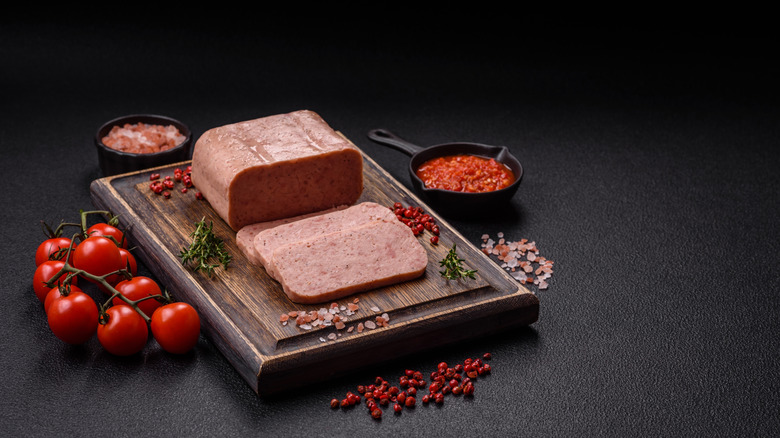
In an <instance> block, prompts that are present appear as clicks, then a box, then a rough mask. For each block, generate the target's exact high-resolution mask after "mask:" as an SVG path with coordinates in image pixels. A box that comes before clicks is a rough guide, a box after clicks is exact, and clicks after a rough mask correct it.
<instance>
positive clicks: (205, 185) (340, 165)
mask: <svg viewBox="0 0 780 438" xmlns="http://www.w3.org/2000/svg"><path fill="white" fill-rule="evenodd" d="M192 182H193V184H194V185H195V186H196V187H197V188H198V190H199V191H200V192H201V193H202V194H203V196H204V197H205V198H206V200H207V201H208V202H209V203H210V204H211V206H212V208H213V209H214V211H216V212H217V214H219V215H220V217H222V219H223V220H225V222H226V223H227V224H228V225H229V226H230V227H231V228H233V230H236V231H238V230H240V229H241V228H242V227H244V226H246V225H250V224H254V223H257V222H265V221H272V220H276V219H281V218H286V217H293V216H298V215H302V214H307V213H311V212H315V211H320V210H325V209H328V208H332V207H335V206H337V205H343V204H347V205H351V204H354V203H355V202H357V199H358V198H359V197H360V195H361V193H362V191H363V157H362V155H361V153H360V151H359V150H358V149H357V148H356V147H355V145H353V144H352V143H351V142H350V141H349V140H347V139H346V138H344V137H343V136H342V135H340V134H339V133H338V132H336V131H334V130H333V129H332V128H331V127H330V126H329V125H328V124H327V123H326V122H325V121H324V120H323V119H322V118H321V117H320V116H319V115H318V114H317V113H315V112H313V111H309V110H301V111H294V112H291V113H286V114H278V115H273V116H268V117H263V118H259V119H254V120H248V121H244V122H239V123H234V124H230V125H225V126H220V127H217V128H212V129H210V130H208V131H206V132H205V133H204V134H203V135H202V136H201V137H200V138H199V139H198V141H197V142H196V143H195V146H194V150H193V155H192Z"/></svg>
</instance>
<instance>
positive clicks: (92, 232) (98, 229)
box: [87, 222, 127, 248]
mask: <svg viewBox="0 0 780 438" xmlns="http://www.w3.org/2000/svg"><path fill="white" fill-rule="evenodd" d="M87 236H105V237H111V238H113V239H114V240H116V244H117V246H121V247H122V248H127V239H125V233H123V232H122V230H120V229H119V228H117V227H115V226H113V225H109V224H107V223H104V222H100V223H97V224H95V225H92V226H91V227H89V228H87ZM109 240H111V239H109Z"/></svg>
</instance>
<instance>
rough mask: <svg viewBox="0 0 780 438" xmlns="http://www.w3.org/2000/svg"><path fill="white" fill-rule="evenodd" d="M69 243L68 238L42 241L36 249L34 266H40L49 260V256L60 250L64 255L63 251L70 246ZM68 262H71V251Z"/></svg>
mask: <svg viewBox="0 0 780 438" xmlns="http://www.w3.org/2000/svg"><path fill="white" fill-rule="evenodd" d="M70 242H71V239H70V238H68V237H52V238H51V239H46V240H44V241H43V242H41V244H40V245H38V249H37V250H36V251H35V265H36V266H40V265H41V263H43V262H45V261H46V260H49V256H51V255H52V254H53V253H55V252H57V251H59V250H60V249H62V250H63V253H64V252H65V251H64V250H67V249H68V247H69V246H70ZM73 247H74V248H75V247H76V245H75V244H74V245H73ZM68 261H69V262H73V251H71V253H70V257H68Z"/></svg>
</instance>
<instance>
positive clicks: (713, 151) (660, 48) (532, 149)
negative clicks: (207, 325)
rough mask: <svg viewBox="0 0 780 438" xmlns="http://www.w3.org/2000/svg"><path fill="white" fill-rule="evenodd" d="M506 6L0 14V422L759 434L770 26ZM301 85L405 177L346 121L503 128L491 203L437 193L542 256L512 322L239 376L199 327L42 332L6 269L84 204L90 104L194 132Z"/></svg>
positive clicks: (769, 385)
mask: <svg viewBox="0 0 780 438" xmlns="http://www.w3.org/2000/svg"><path fill="white" fill-rule="evenodd" d="M247 21H249V20H247ZM265 21H267V20H265ZM244 24H248V23H244ZM414 24H418V23H411V24H410V25H409V26H413V25H414ZM523 24H528V23H526V22H519V23H518V29H517V31H508V30H506V29H504V31H502V32H494V31H492V30H493V29H490V27H489V26H485V28H484V29H483V28H473V27H470V26H467V25H465V24H464V25H461V26H462V27H461V28H459V29H457V30H460V31H461V33H455V32H454V29H453V28H452V27H451V28H448V32H442V33H439V32H438V31H439V30H440V28H433V29H428V30H429V32H420V33H419V35H420V37H421V38H422V39H420V40H415V39H413V38H411V36H410V35H417V34H415V33H414V32H413V30H412V29H409V28H407V29H406V30H405V31H403V32H402V31H401V30H399V29H398V28H397V27H394V28H391V27H388V26H383V25H381V24H377V25H376V26H372V25H363V26H357V27H355V28H352V30H353V32H343V33H339V34H333V33H331V32H327V31H326V30H325V29H315V30H316V31H312V32H311V34H312V36H314V38H311V39H308V38H303V37H301V38H293V37H291V36H290V35H295V34H296V33H295V32H296V29H290V28H286V27H285V26H283V25H279V26H270V27H269V26H268V23H265V22H264V21H260V22H259V23H256V26H253V27H241V26H239V27H237V28H234V29H228V28H225V27H219V26H218V27H216V28H214V27H202V26H195V25H193V26H191V27H185V26H180V27H175V28H165V27H164V26H162V25H154V24H149V25H147V26H145V27H130V26H122V25H120V26H118V27H114V26H109V25H105V26H99V27H98V26H92V25H83V23H82V25H75V24H73V25H61V24H35V25H32V24H22V23H5V24H3V25H1V26H0V62H1V63H2V69H0V96H2V98H0V109H1V110H2V115H3V117H2V121H0V151H1V152H2V160H0V161H1V162H0V172H1V173H2V175H3V177H4V178H5V181H6V182H7V183H8V185H7V186H6V188H5V189H3V194H2V204H3V208H2V211H1V212H0V215H2V224H3V227H2V231H0V233H2V243H3V244H2V247H3V251H2V259H1V260H2V263H1V264H0V278H2V279H3V284H4V291H3V293H4V297H5V299H4V300H3V301H2V303H3V304H2V309H3V312H4V313H3V317H2V318H0V351H1V352H2V353H0V355H1V356H0V357H2V362H1V363H0V365H1V366H2V369H3V372H2V373H0V376H2V377H0V388H2V391H0V394H2V395H0V432H4V433H2V435H3V436H25V435H34V436H53V435H66V436H68V435H96V434H98V431H100V433H101V434H107V435H132V436H147V435H158V434H163V433H171V434H174V435H180V436H181V435H207V436H215V435H242V436H247V435H248V436H252V435H278V436H283V435H291V434H295V435H303V434H305V435H307V436H334V435H347V436H350V435H354V436H365V435H369V434H374V433H383V434H384V433H387V434H399V435H400V434H404V435H412V436H414V435H432V434H434V433H435V434H437V435H442V436H449V435H451V434H453V433H454V432H456V431H457V433H458V434H459V435H462V436H467V435H474V434H481V433H482V432H484V431H492V432H493V433H494V434H495V435H499V436H509V435H513V436H516V435H518V434H519V435H530V436H594V435H610V436H613V435H614V436H626V435H629V436H630V435H643V436H648V435H651V436H658V435H667V436H668V435H674V436H680V435H682V436H689V435H696V436H713V435H748V436H756V435H759V436H762V435H775V434H777V430H778V427H780V421H778V415H777V413H778V407H779V406H780V375H779V373H778V369H779V368H780V367H779V365H780V364H779V363H778V362H779V361H778V357H779V356H780V348H779V347H780V340H778V339H779V338H778V336H777V334H778V332H780V322H779V321H780V319H779V318H778V311H780V298H778V290H780V281H779V279H780V272H779V270H778V263H777V255H778V250H780V247H779V245H778V226H777V223H778V220H779V219H780V208H778V202H779V201H780V199H778V183H780V177H778V174H779V173H778V170H777V169H778V166H779V165H780V158H779V157H780V154H778V152H777V143H778V140H779V139H780V132H778V130H779V129H780V123H778V122H779V121H780V118H778V116H780V111H778V110H780V107H779V106H778V103H779V101H778V99H777V98H778V94H777V89H776V88H775V87H774V82H775V81H776V80H777V77H778V76H777V74H778V68H777V65H776V64H775V62H774V59H772V58H775V55H774V54H773V53H770V52H768V51H766V49H767V48H768V47H771V46H772V45H771V44H770V43H769V42H768V41H767V40H766V39H765V38H764V35H758V36H757V37H753V36H752V35H749V34H737V33H736V32H733V33H729V32H728V31H724V30H722V29H718V30H717V31H712V32H692V31H691V32H681V31H680V30H681V29H683V30H684V27H682V26H679V27H677V26H674V27H672V28H671V29H668V28H664V27H663V26H658V27H645V28H636V27H633V26H631V25H626V26H623V27H613V28H605V27H599V26H594V27H586V26H582V27H574V28H571V27H568V28H563V27H561V26H560V23H557V22H556V21H555V20H548V21H545V22H544V23H542V24H537V25H535V26H527V27H523V26H521V25H523ZM556 24H557V26H556ZM322 27H323V28H324V27H325V26H322ZM441 27H442V28H444V27H445V26H443V25H442V26H441ZM248 29H253V30H248ZM563 30H565V32H562V31H563ZM469 32H471V33H469ZM304 108H306V109H311V110H315V111H317V112H318V113H320V114H321V115H322V116H323V118H324V119H325V120H327V121H328V122H329V123H330V124H331V125H332V126H333V127H334V128H336V129H338V130H340V131H342V132H343V133H344V134H345V135H347V136H348V137H349V138H350V139H352V140H353V141H354V142H355V143H356V144H357V145H358V146H359V147H361V148H362V149H364V150H365V151H366V153H367V154H368V155H369V156H371V157H372V158H374V159H375V160H376V161H377V162H378V163H379V164H380V165H381V166H383V167H384V168H385V169H387V170H388V171H389V172H390V173H391V174H392V175H393V176H394V177H395V178H397V179H398V180H400V181H401V182H402V183H404V184H406V185H407V186H409V185H410V183H409V179H408V174H407V172H406V167H405V166H406V156H404V155H403V154H401V153H400V152H397V151H394V150H391V149H389V148H385V147H382V146H378V145H376V144H374V143H372V142H371V141H369V140H368V139H367V138H366V133H367V132H368V131H369V130H370V129H374V128H386V129H389V130H392V131H394V132H395V133H397V134H398V135H400V136H402V137H404V138H406V139H407V140H409V141H413V142H416V143H418V144H421V145H432V144H437V143H444V142H448V141H474V142H480V143H486V144H499V145H506V146H509V147H510V148H511V150H512V152H513V153H514V154H515V155H517V156H518V157H519V158H520V160H521V161H522V163H523V165H524V167H525V170H526V174H525V177H524V180H523V184H522V186H521V188H520V191H519V192H518V195H517V196H516V197H515V198H514V200H513V202H512V204H511V205H510V206H508V207H507V208H506V209H504V210H500V211H495V212H486V214H485V215H484V216H483V217H481V218H476V219H474V218H458V217H448V218H447V219H449V220H450V222H451V223H452V224H453V225H454V226H455V227H456V228H457V229H458V230H459V231H460V232H461V233H463V234H464V235H465V236H466V237H467V238H468V239H470V240H471V241H472V242H474V243H475V244H477V243H478V242H479V238H480V236H481V235H482V234H483V233H490V234H491V235H494V234H495V233H497V232H499V231H503V232H504V233H506V235H507V237H510V238H517V239H519V238H521V237H525V238H529V239H532V240H535V241H536V242H537V243H538V245H539V247H540V249H541V252H542V254H543V255H545V256H547V257H549V258H551V259H553V260H555V262H556V265H555V266H556V271H555V274H554V275H553V277H552V279H551V286H550V288H549V289H548V290H543V291H538V295H539V297H540V300H541V313H540V319H539V321H538V322H537V323H536V324H534V325H533V326H531V327H530V328H527V329H523V330H518V331H512V332H508V333H504V334H502V335H500V336H495V337H491V338H489V339H477V340H474V341H471V342H467V343H462V344H460V345H456V346H452V347H448V348H442V349H437V350H432V351H430V352H426V353H425V354H420V355H417V356H415V357H407V358H402V359H398V360H389V361H387V362H386V363H385V364H384V365H383V366H382V367H379V368H376V369H371V370H358V371H356V372H355V374H354V376H352V377H350V378H345V379H341V380H337V381H328V382H322V383H321V384H318V385H313V386H312V387H310V388H307V389H306V390H302V391H295V392H294V393H289V394H284V395H282V396H279V397H274V398H273V399H267V400H266V399H260V398H258V397H257V396H256V395H255V394H254V393H253V392H251V390H250V389H249V387H248V385H246V384H245V382H244V381H242V380H241V379H240V377H239V376H238V374H237V373H236V372H235V371H234V370H233V369H232V368H231V367H230V365H229V364H228V362H227V361H226V360H225V359H224V358H223V357H222V355H221V354H220V353H219V352H218V351H217V350H216V349H215V348H214V347H213V346H212V345H211V344H210V343H209V341H208V340H207V339H202V340H201V342H200V343H199V345H198V346H197V348H196V350H195V351H194V352H193V353H192V354H190V355H187V356H185V357H178V358H177V357H171V356H170V355H167V354H164V353H162V352H160V351H157V350H156V348H155V347H154V344H153V343H152V344H150V347H149V348H148V349H147V350H145V351H144V352H143V354H141V355H139V356H138V357H134V358H131V359H117V358H114V357H110V356H109V355H107V354H106V353H104V352H102V351H101V349H100V347H99V345H98V343H97V340H96V339H95V340H93V341H92V342H90V343H89V344H88V345H86V346H84V347H81V348H73V347H67V346H65V345H63V344H62V343H61V342H59V341H58V340H57V339H55V338H54V337H53V336H52V335H51V333H50V332H49V331H48V327H47V325H46V321H45V318H44V314H43V311H42V309H41V306H40V303H39V302H38V301H37V300H36V299H35V297H34V295H33V292H32V287H31V281H30V280H31V278H32V273H33V270H34V267H33V266H34V264H33V261H32V260H33V251H34V248H35V247H36V246H37V243H38V242H39V240H40V239H41V237H42V234H41V233H40V228H39V225H38V223H39V221H40V220H46V221H48V222H50V223H56V222H58V221H59V220H60V219H71V218H73V217H74V216H75V215H76V214H77V211H78V210H79V209H88V208H91V204H90V198H89V191H88V184H89V182H90V181H92V180H93V179H95V178H98V177H100V176H101V175H100V171H99V168H98V164H97V157H96V154H95V151H94V149H93V145H92V136H93V134H94V131H95V130H96V129H97V128H98V127H99V126H100V125H101V124H102V123H103V122H105V121H106V120H108V119H111V118H114V117H117V116H119V115H123V114H130V113H141V112H152V113H158V114H164V115H169V116H171V117H174V118H177V119H179V120H182V121H184V122H185V123H188V124H189V126H190V128H191V129H192V130H193V133H194V135H195V136H197V135H199V134H200V133H202V132H203V131H205V130H206V129H209V128H211V127H214V126H218V125H222V124H226V123H231V122H236V121H240V120H245V119H249V118H255V117H260V116H264V115H270V114H275V113H280V112H286V111H292V110H297V109H304ZM143 269H144V268H143V267H142V271H143ZM534 290H535V288H534ZM485 351H490V352H492V353H493V354H494V360H493V362H492V364H493V368H494V373H493V374H492V375H491V376H490V377H488V378H486V379H482V380H481V381H480V382H479V383H478V385H477V394H476V396H475V397H474V399H473V400H465V399H451V400H448V401H447V402H446V404H445V405H444V406H443V407H441V408H436V407H425V406H419V407H418V408H416V409H415V410H413V411H410V412H405V413H404V414H402V415H400V416H395V415H392V414H390V413H389V412H388V413H386V415H385V418H384V419H382V420H381V422H377V421H374V420H372V419H371V418H370V416H369V415H367V413H366V412H365V410H364V409H363V408H358V409H354V410H351V411H340V410H338V411H335V412H333V411H331V410H330V408H328V401H329V400H330V399H331V398H332V397H339V396H343V394H344V393H345V392H346V391H348V390H353V389H354V388H355V386H356V385H357V384H361V383H365V382H367V381H370V380H372V379H373V377H374V376H375V375H385V376H387V377H395V376H397V375H399V373H401V372H402V371H403V370H404V369H406V368H418V369H422V370H423V371H430V370H432V368H433V367H434V366H435V364H436V363H438V361H440V360H445V361H449V362H455V361H458V360H462V359H464V358H466V357H469V356H475V355H478V354H481V353H483V352H485Z"/></svg>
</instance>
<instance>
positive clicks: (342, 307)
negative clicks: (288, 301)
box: [279, 298, 390, 342]
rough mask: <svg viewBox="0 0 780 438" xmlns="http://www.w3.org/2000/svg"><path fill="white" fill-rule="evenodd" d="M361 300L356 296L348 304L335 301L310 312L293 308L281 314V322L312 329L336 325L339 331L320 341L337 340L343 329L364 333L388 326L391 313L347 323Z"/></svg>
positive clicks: (374, 308) (373, 307) (321, 338)
mask: <svg viewBox="0 0 780 438" xmlns="http://www.w3.org/2000/svg"><path fill="white" fill-rule="evenodd" d="M359 302H360V299H359V298H355V299H353V300H352V301H350V302H348V303H346V304H339V303H337V302H333V303H331V304H330V306H329V307H321V308H319V309H317V310H309V311H308V312H307V311H305V310H292V311H290V312H287V313H282V314H281V315H279V323H281V324H282V325H288V324H290V323H291V322H292V323H295V325H296V326H297V327H298V328H300V329H302V330H312V329H315V328H317V327H334V328H335V329H336V330H337V332H334V333H330V334H329V335H327V336H322V337H320V338H319V339H320V342H327V341H328V340H331V341H335V340H336V338H338V337H340V336H342V331H346V332H347V333H352V332H354V331H355V330H356V329H357V332H358V333H362V332H363V330H364V329H369V330H373V329H376V328H380V327H387V326H388V325H389V324H390V315H388V314H387V313H382V314H381V315H376V316H375V317H374V320H373V321H372V320H367V321H366V322H365V323H363V322H360V323H358V324H357V325H347V323H348V322H349V320H350V318H351V317H352V316H353V315H355V314H356V313H357V312H358V311H359V310H360V307H359V306H358V303H359ZM370 310H371V311H372V312H374V313H379V312H381V310H380V309H379V308H378V307H376V306H371V308H370Z"/></svg>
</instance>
